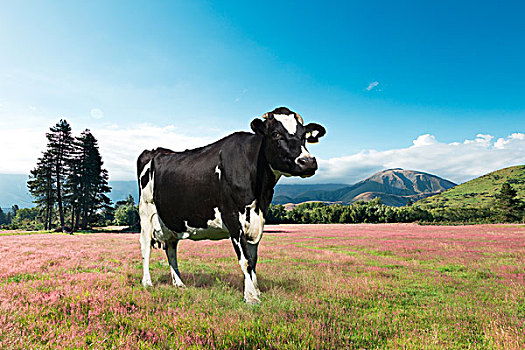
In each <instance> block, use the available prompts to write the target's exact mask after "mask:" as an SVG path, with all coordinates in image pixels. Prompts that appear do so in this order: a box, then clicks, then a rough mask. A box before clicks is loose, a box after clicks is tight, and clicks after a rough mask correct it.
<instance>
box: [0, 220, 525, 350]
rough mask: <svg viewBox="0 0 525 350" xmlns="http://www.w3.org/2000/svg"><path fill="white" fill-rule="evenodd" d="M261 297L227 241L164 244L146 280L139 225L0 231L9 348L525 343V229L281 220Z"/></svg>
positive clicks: (271, 231)
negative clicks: (255, 299)
mask: <svg viewBox="0 0 525 350" xmlns="http://www.w3.org/2000/svg"><path fill="white" fill-rule="evenodd" d="M266 231H267V233H265V236H264V237H263V240H262V243H261V247H260V260H259V264H258V268H257V270H258V277H259V284H260V286H261V290H262V292H263V296H262V303H261V304H259V305H255V306H250V305H246V304H244V303H243V302H242V290H243V280H242V275H241V272H240V268H239V266H238V263H237V262H236V259H235V258H234V252H233V248H232V246H231V243H229V242H228V241H220V242H206V241H203V242H188V241H184V242H182V243H181V244H180V245H179V259H180V260H179V261H180V267H181V271H182V277H183V280H184V281H185V283H186V285H187V286H188V288H186V289H184V290H178V289H175V288H174V287H172V286H171V285H170V281H169V280H170V277H169V270H168V266H167V262H166V259H165V257H164V253H163V252H162V251H160V250H155V251H154V254H153V256H152V264H151V265H152V278H153V283H154V287H153V288H150V289H147V290H145V289H144V288H142V286H141V284H140V281H141V267H142V263H141V258H140V250H139V243H138V235H137V234H108V233H97V234H85V235H77V236H69V235H56V234H41V235H9V236H0V257H1V260H0V348H1V349H11V348H20V349H38V348H52V349H56V348H95V349H106V348H128V349H137V348H144V349H150V348H152V349H153V348H154V349H169V348H174V349H179V348H181V349H186V348H220V349H222V348H228V349H230V348H247V349H252V348H253V349H256V348H261V349H305V348H319V349H342V348H350V349H351V348H355V349H361V348H366V349H375V348H409V349H421V348H432V349H451V348H474V349H491V348H508V349H519V348H524V347H525V335H524V334H525V282H524V277H525V228H524V227H523V226H521V227H520V226H513V225H499V226H495V225H480V226H455V227H450V226H439V227H436V226H417V225H412V224H395V225H286V226H268V227H267V230H266Z"/></svg>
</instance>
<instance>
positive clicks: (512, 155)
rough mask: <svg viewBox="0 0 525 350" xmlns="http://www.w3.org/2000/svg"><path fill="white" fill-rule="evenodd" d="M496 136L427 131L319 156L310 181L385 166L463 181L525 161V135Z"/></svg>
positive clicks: (350, 178)
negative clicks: (390, 145) (405, 142)
mask: <svg viewBox="0 0 525 350" xmlns="http://www.w3.org/2000/svg"><path fill="white" fill-rule="evenodd" d="M493 139H494V137H493V136H492V135H485V134H478V135H477V137H476V139H474V140H465V141H463V142H452V143H443V142H439V141H438V140H436V138H435V137H434V136H433V135H430V134H425V135H420V136H418V137H417V138H416V139H415V140H414V141H412V143H413V145H412V146H410V147H407V148H398V149H391V150H386V151H376V150H363V151H361V152H359V153H356V154H352V155H348V156H344V157H337V158H330V159H319V158H318V163H319V170H318V172H317V174H316V175H315V176H314V177H312V178H310V179H309V180H308V181H309V182H324V183H327V182H332V183H334V182H342V183H355V182H357V181H360V180H362V179H364V178H366V177H368V176H370V175H372V174H373V173H374V172H377V171H380V170H383V169H391V168H403V169H410V170H420V171H424V172H428V173H431V174H435V175H438V176H441V177H443V178H445V179H448V180H451V181H454V182H456V183H462V182H465V181H468V180H471V179H473V178H475V177H478V176H480V175H483V174H486V173H489V172H491V171H494V170H497V169H501V168H505V167H508V166H512V165H520V164H525V134H523V133H514V134H512V135H509V136H508V137H505V138H499V139H498V140H497V141H496V142H493ZM285 181H287V182H297V181H294V180H292V179H288V180H285Z"/></svg>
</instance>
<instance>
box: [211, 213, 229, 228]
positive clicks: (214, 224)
mask: <svg viewBox="0 0 525 350" xmlns="http://www.w3.org/2000/svg"><path fill="white" fill-rule="evenodd" d="M213 210H214V211H215V218H214V219H213V220H208V227H210V228H217V229H222V230H225V229H226V226H224V223H223V222H222V216H221V212H220V211H219V208H213Z"/></svg>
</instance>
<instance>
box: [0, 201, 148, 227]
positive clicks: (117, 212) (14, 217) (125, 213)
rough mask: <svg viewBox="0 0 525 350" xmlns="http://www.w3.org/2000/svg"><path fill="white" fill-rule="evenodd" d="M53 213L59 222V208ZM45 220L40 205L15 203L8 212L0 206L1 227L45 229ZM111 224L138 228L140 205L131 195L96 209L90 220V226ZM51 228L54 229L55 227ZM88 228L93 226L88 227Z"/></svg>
mask: <svg viewBox="0 0 525 350" xmlns="http://www.w3.org/2000/svg"><path fill="white" fill-rule="evenodd" d="M53 215H54V216H55V217H56V219H55V220H56V222H57V224H58V222H59V221H58V208H56V207H55V208H54V209H53ZM66 217H67V216H66ZM44 221H45V217H44V215H43V214H42V211H41V209H40V208H38V207H34V208H22V209H20V208H19V207H18V205H16V204H15V205H13V206H12V207H11V208H10V209H9V210H7V211H6V212H4V211H3V210H2V209H1V208H0V228H4V229H12V230H16V229H21V230H28V231H36V230H44V229H45V227H44ZM53 222H54V221H53ZM66 224H67V221H66ZM110 225H117V226H129V227H130V229H131V230H136V229H138V226H139V213H138V207H137V205H135V200H134V199H133V197H132V196H131V195H129V196H128V198H126V199H124V200H120V201H117V203H115V205H108V206H106V207H104V208H102V209H100V210H98V211H96V212H95V214H94V215H93V216H92V218H91V221H90V226H92V227H93V226H95V227H103V226H110ZM51 228H52V229H53V227H51ZM60 229H61V227H60V226H58V228H57V230H60ZM87 229H91V228H90V227H88V228H87Z"/></svg>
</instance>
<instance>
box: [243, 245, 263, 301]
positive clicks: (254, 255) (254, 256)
mask: <svg viewBox="0 0 525 350" xmlns="http://www.w3.org/2000/svg"><path fill="white" fill-rule="evenodd" d="M258 247H259V243H255V244H252V243H250V242H246V248H247V250H248V255H249V256H250V257H251V258H252V263H253V274H252V281H253V285H254V286H255V291H256V292H257V296H259V295H261V291H260V290H259V285H258V284H257V276H256V275H255V268H256V266H257V248H258Z"/></svg>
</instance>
